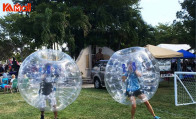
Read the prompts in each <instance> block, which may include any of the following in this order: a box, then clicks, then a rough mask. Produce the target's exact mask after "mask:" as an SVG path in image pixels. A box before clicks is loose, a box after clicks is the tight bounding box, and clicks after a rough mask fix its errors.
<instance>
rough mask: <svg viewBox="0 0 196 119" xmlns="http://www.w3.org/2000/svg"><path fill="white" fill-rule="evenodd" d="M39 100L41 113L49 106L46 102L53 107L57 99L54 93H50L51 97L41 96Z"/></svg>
mask: <svg viewBox="0 0 196 119" xmlns="http://www.w3.org/2000/svg"><path fill="white" fill-rule="evenodd" d="M39 98H40V99H39V108H40V110H41V111H44V108H45V107H46V106H47V105H46V101H48V103H49V105H50V106H52V107H54V106H55V105H56V98H55V94H54V93H50V94H49V95H40V97H39Z"/></svg>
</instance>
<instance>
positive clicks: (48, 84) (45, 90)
mask: <svg viewBox="0 0 196 119" xmlns="http://www.w3.org/2000/svg"><path fill="white" fill-rule="evenodd" d="M53 83H54V80H53V79H52V78H51V77H47V78H44V79H43V80H42V82H41V84H40V91H41V94H43V95H49V94H50V93H51V92H52V91H53V88H54V86H53Z"/></svg>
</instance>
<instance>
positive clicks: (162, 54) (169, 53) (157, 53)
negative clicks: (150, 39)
mask: <svg viewBox="0 0 196 119" xmlns="http://www.w3.org/2000/svg"><path fill="white" fill-rule="evenodd" d="M146 48H147V49H148V50H149V51H150V52H151V53H152V55H153V56H154V57H155V58H174V57H183V54H182V53H179V52H176V51H173V50H169V49H166V48H161V47H158V46H154V45H146Z"/></svg>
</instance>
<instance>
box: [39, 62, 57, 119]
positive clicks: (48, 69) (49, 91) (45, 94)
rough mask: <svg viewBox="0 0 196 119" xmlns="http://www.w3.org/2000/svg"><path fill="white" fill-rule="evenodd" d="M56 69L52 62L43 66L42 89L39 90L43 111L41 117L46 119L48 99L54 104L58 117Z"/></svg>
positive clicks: (55, 117) (54, 110) (55, 113)
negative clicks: (45, 110)
mask: <svg viewBox="0 0 196 119" xmlns="http://www.w3.org/2000/svg"><path fill="white" fill-rule="evenodd" d="M56 78H57V77H56V74H55V69H54V67H53V66H52V64H49V63H47V64H46V65H45V66H44V68H43V74H42V76H41V83H40V90H39V99H40V102H39V107H40V111H41V119H44V109H45V107H46V101H48V103H49V104H50V106H52V109H53V112H54V119H57V110H56V98H55V91H56V88H55V83H56V81H55V80H56Z"/></svg>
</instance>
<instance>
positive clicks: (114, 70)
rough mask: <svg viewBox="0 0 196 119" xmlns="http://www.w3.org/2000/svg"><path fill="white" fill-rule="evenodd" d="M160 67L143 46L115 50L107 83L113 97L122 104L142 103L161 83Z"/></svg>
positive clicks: (109, 67)
mask: <svg viewBox="0 0 196 119" xmlns="http://www.w3.org/2000/svg"><path fill="white" fill-rule="evenodd" d="M159 78H160V74H159V68H158V64H157V61H156V60H155V58H154V57H153V56H152V54H151V53H150V52H149V51H148V50H147V49H145V48H142V47H131V48H127V49H122V50H119V51H117V52H115V53H114V54H113V55H112V56H111V58H110V60H109V61H108V63H107V66H106V70H105V85H106V88H107V90H108V92H109V94H110V95H111V96H112V98H113V99H114V100H115V101H117V102H119V103H122V104H125V105H129V104H131V102H130V98H128V97H131V96H135V97H136V103H138V104H139V103H142V102H145V101H147V100H149V99H150V98H152V96H153V95H154V94H155V92H156V90H157V88H158V85H159ZM138 91H139V92H138Z"/></svg>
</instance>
